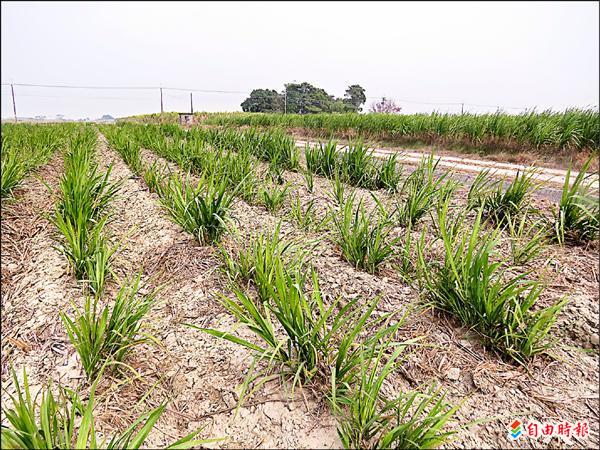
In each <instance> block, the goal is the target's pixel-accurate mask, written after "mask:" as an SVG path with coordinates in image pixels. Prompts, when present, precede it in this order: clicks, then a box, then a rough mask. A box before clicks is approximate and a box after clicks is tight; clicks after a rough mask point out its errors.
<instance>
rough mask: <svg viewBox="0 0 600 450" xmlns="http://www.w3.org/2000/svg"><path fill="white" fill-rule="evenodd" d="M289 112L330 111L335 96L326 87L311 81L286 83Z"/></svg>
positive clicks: (313, 112) (312, 112)
mask: <svg viewBox="0 0 600 450" xmlns="http://www.w3.org/2000/svg"><path fill="white" fill-rule="evenodd" d="M285 86H286V91H287V92H286V94H287V112H288V113H294V114H315V113H320V112H330V111H331V109H332V105H331V104H332V102H333V101H334V98H333V97H332V96H331V95H329V94H328V93H327V92H326V91H325V89H321V88H318V87H316V86H313V85H312V84H310V83H307V82H304V83H289V84H286V85H285Z"/></svg>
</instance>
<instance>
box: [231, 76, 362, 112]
mask: <svg viewBox="0 0 600 450" xmlns="http://www.w3.org/2000/svg"><path fill="white" fill-rule="evenodd" d="M366 100H367V98H366V96H365V89H364V88H363V87H361V86H360V85H358V84H354V85H351V86H349V87H348V89H346V93H345V94H344V97H343V98H336V97H334V96H333V95H329V94H328V93H327V92H326V91H325V89H322V88H319V87H316V86H313V85H312V84H310V83H307V82H303V83H288V84H286V85H285V89H284V90H283V92H281V93H278V92H277V91H275V90H273V89H254V90H253V91H252V92H251V93H250V96H249V97H248V98H247V99H246V100H244V101H243V102H242V105H241V106H242V110H243V111H245V112H284V111H286V112H288V113H290V114H316V113H322V112H359V111H361V110H362V108H361V105H363V104H364V103H365V101H366Z"/></svg>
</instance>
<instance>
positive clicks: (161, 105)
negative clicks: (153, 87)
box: [160, 88, 164, 114]
mask: <svg viewBox="0 0 600 450" xmlns="http://www.w3.org/2000/svg"><path fill="white" fill-rule="evenodd" d="M163 111H164V110H163V99H162V88H160V113H161V114H162V113H163Z"/></svg>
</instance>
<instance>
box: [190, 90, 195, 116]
mask: <svg viewBox="0 0 600 450" xmlns="http://www.w3.org/2000/svg"><path fill="white" fill-rule="evenodd" d="M190 111H191V112H192V114H194V99H193V97H192V93H191V92H190Z"/></svg>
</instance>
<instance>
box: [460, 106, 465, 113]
mask: <svg viewBox="0 0 600 450" xmlns="http://www.w3.org/2000/svg"><path fill="white" fill-rule="evenodd" d="M464 113H465V104H464V103H461V104H460V114H461V115H462V114H464Z"/></svg>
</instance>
